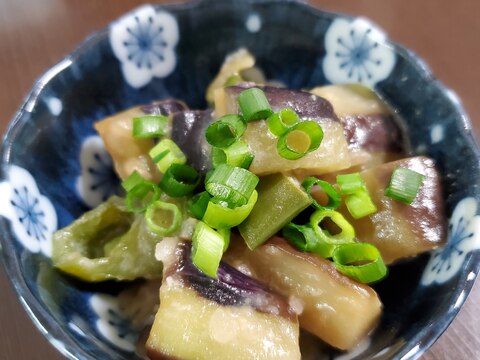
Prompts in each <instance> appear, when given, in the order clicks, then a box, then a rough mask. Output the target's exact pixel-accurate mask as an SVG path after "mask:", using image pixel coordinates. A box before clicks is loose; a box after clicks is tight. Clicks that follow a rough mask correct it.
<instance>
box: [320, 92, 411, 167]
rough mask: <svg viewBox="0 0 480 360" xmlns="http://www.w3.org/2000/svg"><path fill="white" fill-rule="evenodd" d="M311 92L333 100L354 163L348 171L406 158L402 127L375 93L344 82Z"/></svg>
mask: <svg viewBox="0 0 480 360" xmlns="http://www.w3.org/2000/svg"><path fill="white" fill-rule="evenodd" d="M311 93H313V94H315V95H318V96H321V97H323V98H325V99H327V100H328V101H330V102H331V104H332V105H333V109H334V111H335V113H336V114H337V115H338V117H339V119H340V122H341V123H342V125H343V127H344V132H345V137H346V139H347V143H348V148H349V150H350V155H351V160H352V166H354V168H352V169H351V170H349V171H358V170H363V169H366V168H369V167H372V166H375V165H379V164H381V163H385V162H388V161H394V160H399V159H400V158H402V157H403V154H404V153H405V140H404V137H403V133H402V130H401V128H400V126H399V124H398V123H397V122H396V121H395V119H394V117H393V116H392V114H391V112H390V110H389V109H388V108H387V106H386V105H385V103H384V102H383V101H382V100H381V99H380V98H379V97H378V95H377V94H376V93H375V92H373V91H372V90H370V89H368V88H366V87H364V86H362V85H359V84H345V85H328V86H322V87H317V88H314V89H312V90H311Z"/></svg>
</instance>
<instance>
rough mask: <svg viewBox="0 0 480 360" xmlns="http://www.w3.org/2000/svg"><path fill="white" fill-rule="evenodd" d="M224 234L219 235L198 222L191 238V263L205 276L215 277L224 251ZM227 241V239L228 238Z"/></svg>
mask: <svg viewBox="0 0 480 360" xmlns="http://www.w3.org/2000/svg"><path fill="white" fill-rule="evenodd" d="M224 236H225V233H223V234H220V233H219V232H217V231H215V230H213V229H212V228H211V227H210V226H208V225H207V224H205V223H204V222H202V221H199V222H198V223H197V225H196V226H195V230H194V232H193V236H192V242H193V244H192V261H193V263H194V264H195V266H196V267H198V268H199V269H200V270H201V271H203V272H204V273H205V274H206V275H208V276H211V277H213V278H216V277H217V270H218V266H219V264H220V260H221V259H222V255H223V250H224V249H225V243H226V239H225V237H224ZM228 239H229V238H228Z"/></svg>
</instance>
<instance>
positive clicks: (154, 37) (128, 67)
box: [110, 5, 179, 88]
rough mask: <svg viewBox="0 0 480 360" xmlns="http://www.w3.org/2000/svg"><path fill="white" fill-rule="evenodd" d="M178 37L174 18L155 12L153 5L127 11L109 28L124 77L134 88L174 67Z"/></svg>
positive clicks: (165, 74)
mask: <svg viewBox="0 0 480 360" xmlns="http://www.w3.org/2000/svg"><path fill="white" fill-rule="evenodd" d="M178 38H179V36H178V24H177V21H176V20H175V18H174V17H173V16H172V15H171V14H169V13H166V12H164V11H162V12H156V11H155V9H154V8H153V6H151V5H144V6H142V7H140V8H138V9H137V10H135V11H133V12H132V13H129V14H127V15H125V16H124V17H122V18H120V19H119V20H117V21H116V22H114V23H113V24H112V26H111V28H110V44H111V46H112V49H113V52H114V54H115V56H116V57H117V58H118V60H120V62H121V63H122V71H123V75H124V77H125V80H126V81H127V82H128V83H129V84H130V85H131V86H132V87H134V88H139V87H142V86H144V85H147V84H148V83H149V82H150V81H151V80H152V78H153V77H154V76H155V77H159V78H163V77H166V76H168V75H169V74H170V73H171V72H172V71H173V69H174V68H175V65H176V55H175V51H174V48H175V46H176V44H177V42H178Z"/></svg>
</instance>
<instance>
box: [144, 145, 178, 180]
mask: <svg viewBox="0 0 480 360" xmlns="http://www.w3.org/2000/svg"><path fill="white" fill-rule="evenodd" d="M148 154H149V155H150V157H151V158H152V160H153V161H154V163H155V164H156V165H157V167H158V170H160V171H161V172H162V173H165V172H166V171H167V169H168V168H169V167H170V165H172V164H185V163H186V162H187V158H186V157H185V154H184V153H183V152H182V150H181V149H180V148H179V147H178V145H177V144H175V142H174V141H172V140H170V139H163V140H161V141H160V142H159V143H158V144H156V145H155V146H154V147H153V148H152V149H151V150H150V152H149V153H148Z"/></svg>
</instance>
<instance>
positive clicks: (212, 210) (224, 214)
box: [203, 190, 258, 229]
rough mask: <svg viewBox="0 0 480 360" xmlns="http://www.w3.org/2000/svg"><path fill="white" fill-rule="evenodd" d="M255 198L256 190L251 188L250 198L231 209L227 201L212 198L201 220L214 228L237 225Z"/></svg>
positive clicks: (253, 203)
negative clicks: (243, 203) (241, 204)
mask: <svg viewBox="0 0 480 360" xmlns="http://www.w3.org/2000/svg"><path fill="white" fill-rule="evenodd" d="M257 198H258V193H257V191H256V190H253V192H252V195H251V196H250V199H248V202H247V203H246V204H245V205H243V206H237V207H234V208H233V209H231V208H229V207H228V203H226V202H223V201H219V200H218V199H216V198H213V199H211V200H210V202H209V203H208V205H207V210H206V211H205V215H204V216H203V221H204V222H206V223H207V224H208V225H210V226H211V227H212V228H214V229H221V228H231V227H234V226H237V225H239V224H241V223H242V222H243V221H244V220H245V219H246V218H247V216H248V215H250V212H251V211H252V209H253V206H254V205H255V203H256V202H257Z"/></svg>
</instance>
